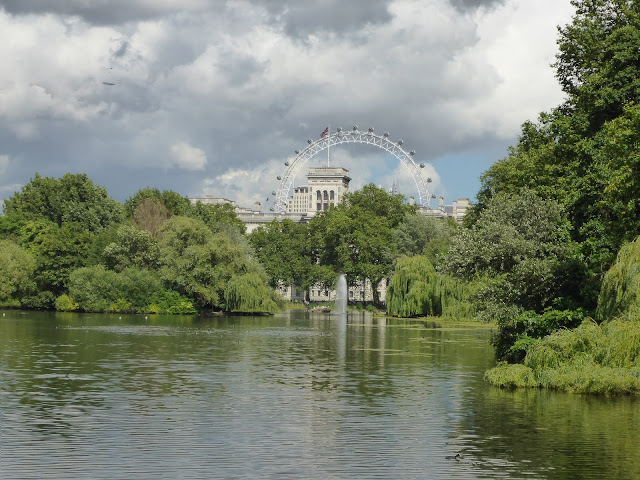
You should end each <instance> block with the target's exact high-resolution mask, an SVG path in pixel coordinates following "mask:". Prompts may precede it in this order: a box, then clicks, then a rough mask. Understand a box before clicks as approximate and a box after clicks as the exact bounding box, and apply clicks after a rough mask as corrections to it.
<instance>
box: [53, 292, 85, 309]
mask: <svg viewBox="0 0 640 480" xmlns="http://www.w3.org/2000/svg"><path fill="white" fill-rule="evenodd" d="M79 307H80V306H79V305H78V304H77V303H75V302H74V301H73V298H71V297H70V296H69V295H67V294H63V295H60V296H59V297H58V298H56V303H55V308H56V310H57V311H58V312H75V311H76V310H78V308H79Z"/></svg>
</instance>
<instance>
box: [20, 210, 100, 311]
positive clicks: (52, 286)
mask: <svg viewBox="0 0 640 480" xmlns="http://www.w3.org/2000/svg"><path fill="white" fill-rule="evenodd" d="M91 240H92V237H91V234H90V233H89V231H88V230H86V229H85V227H84V226H83V225H82V224H80V223H76V222H69V223H63V224H62V225H61V226H58V225H56V224H55V223H53V222H50V221H46V220H37V221H29V222H27V223H26V225H25V226H24V227H23V229H22V236H21V243H22V245H23V246H24V247H25V248H26V249H27V250H28V251H29V252H30V253H31V254H32V255H33V256H34V257H35V259H36V269H35V273H34V279H35V282H36V285H37V288H38V291H37V293H36V294H35V295H33V296H31V297H28V298H25V302H26V305H27V306H29V307H32V308H51V307H53V303H54V301H55V299H56V297H58V296H59V295H61V294H62V293H64V292H65V290H66V287H67V281H68V279H69V275H70V274H71V272H72V271H73V270H75V269H76V268H79V267H82V266H84V265H85V262H86V258H87V252H88V250H89V245H90V244H91Z"/></svg>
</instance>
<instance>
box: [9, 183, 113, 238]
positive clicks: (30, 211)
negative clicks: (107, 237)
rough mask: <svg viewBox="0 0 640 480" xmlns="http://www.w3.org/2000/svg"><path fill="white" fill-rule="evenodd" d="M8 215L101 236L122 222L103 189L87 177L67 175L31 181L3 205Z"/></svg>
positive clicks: (111, 200)
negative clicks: (78, 227) (80, 228)
mask: <svg viewBox="0 0 640 480" xmlns="http://www.w3.org/2000/svg"><path fill="white" fill-rule="evenodd" d="M4 212H5V215H16V216H19V217H21V218H23V219H25V220H48V221H51V222H53V223H56V224H57V225H58V226H62V225H63V224H64V223H79V224H81V225H82V226H83V228H84V229H86V230H88V231H90V232H99V231H101V230H103V229H104V228H106V227H108V226H109V225H110V224H112V223H114V222H118V221H120V219H121V218H122V214H123V212H122V206H121V205H120V204H119V203H118V202H116V201H115V200H113V199H112V198H111V197H110V196H109V195H107V191H106V189H105V188H104V187H97V186H95V185H94V184H93V182H92V181H91V180H90V179H89V178H88V177H87V176H86V175H84V174H72V173H67V174H65V175H64V176H63V177H62V178H59V179H55V178H51V177H41V176H40V175H38V174H36V176H35V177H34V178H32V179H31V181H30V182H29V183H28V184H27V185H25V186H24V187H22V190H21V191H20V192H16V193H15V194H14V195H13V196H12V197H10V198H8V199H5V201H4Z"/></svg>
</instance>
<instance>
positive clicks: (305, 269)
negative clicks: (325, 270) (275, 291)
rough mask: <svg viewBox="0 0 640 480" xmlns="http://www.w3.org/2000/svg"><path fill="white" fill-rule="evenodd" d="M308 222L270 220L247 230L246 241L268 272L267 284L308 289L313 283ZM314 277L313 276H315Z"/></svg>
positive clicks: (274, 286)
mask: <svg viewBox="0 0 640 480" xmlns="http://www.w3.org/2000/svg"><path fill="white" fill-rule="evenodd" d="M308 236H309V227H308V224H304V223H295V222H292V221H291V220H288V219H284V220H282V221H281V222H280V221H278V220H273V221H272V222H271V223H268V224H267V225H264V226H261V227H259V228H257V229H256V230H254V231H253V232H251V234H250V235H249V237H248V238H249V243H250V244H251V246H252V247H253V249H254V250H255V252H256V257H257V258H258V260H259V261H260V263H262V265H263V266H264V268H265V270H266V272H267V275H268V276H269V285H271V287H273V288H276V287H278V286H279V285H286V286H289V285H293V284H294V283H295V282H299V284H300V286H302V288H304V289H308V288H309V287H310V286H311V285H312V284H313V283H314V278H313V273H312V263H311V255H310V253H309V238H308ZM316 280H317V279H316Z"/></svg>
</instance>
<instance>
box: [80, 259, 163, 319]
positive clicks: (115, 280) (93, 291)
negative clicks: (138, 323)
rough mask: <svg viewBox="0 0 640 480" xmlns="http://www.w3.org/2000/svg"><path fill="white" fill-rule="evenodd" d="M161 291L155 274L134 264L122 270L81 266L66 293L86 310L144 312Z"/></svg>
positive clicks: (100, 266) (160, 285) (99, 266)
mask: <svg viewBox="0 0 640 480" xmlns="http://www.w3.org/2000/svg"><path fill="white" fill-rule="evenodd" d="M162 291H163V288H162V283H161V281H160V279H159V277H158V276H157V274H154V273H153V272H149V271H147V270H142V269H139V268H135V267H132V268H128V269H126V270H124V271H122V272H121V273H118V272H114V271H111V270H107V269H106V268H104V267H103V266H102V265H97V266H95V267H84V268H79V269H77V270H75V271H74V272H73V273H72V274H71V277H70V279H69V296H70V297H72V298H73V299H74V301H75V302H77V304H78V308H79V309H81V310H84V311H85V312H122V313H125V312H144V311H146V310H145V308H146V307H147V306H148V305H150V304H151V303H153V300H154V299H156V298H157V297H158V296H159V295H161V293H162Z"/></svg>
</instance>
